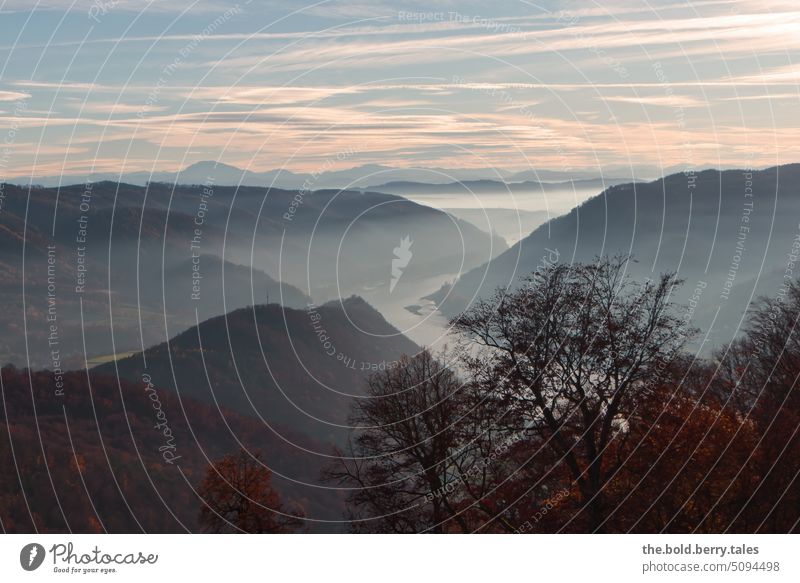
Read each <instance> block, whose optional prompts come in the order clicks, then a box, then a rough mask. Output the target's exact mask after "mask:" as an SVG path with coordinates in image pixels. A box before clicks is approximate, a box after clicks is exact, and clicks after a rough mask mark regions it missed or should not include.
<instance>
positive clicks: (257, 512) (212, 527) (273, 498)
mask: <svg viewBox="0 0 800 583" xmlns="http://www.w3.org/2000/svg"><path fill="white" fill-rule="evenodd" d="M270 477H271V473H270V471H269V470H268V469H267V468H266V466H264V464H263V462H262V461H261V455H260V454H259V453H255V454H252V453H250V452H248V451H247V450H244V449H242V450H240V451H238V452H237V453H233V454H229V455H226V456H225V457H223V458H222V459H221V460H219V461H217V462H215V463H214V464H212V465H210V466H209V468H208V470H207V471H206V475H205V477H204V478H203V481H202V483H201V484H200V487H199V488H198V494H199V495H200V497H201V498H202V499H203V508H202V509H201V511H200V519H199V520H200V528H201V529H202V530H203V531H205V532H213V533H230V532H247V533H289V532H294V531H296V530H297V529H298V528H299V527H300V526H301V525H302V522H301V521H300V520H299V519H298V518H297V517H298V516H302V515H301V514H300V513H299V512H297V511H294V512H290V511H289V510H287V509H285V508H284V506H283V503H282V502H281V499H280V496H279V495H278V493H277V492H276V491H275V490H274V489H273V488H272V485H271V483H270Z"/></svg>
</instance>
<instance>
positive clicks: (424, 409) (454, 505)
mask: <svg viewBox="0 0 800 583" xmlns="http://www.w3.org/2000/svg"><path fill="white" fill-rule="evenodd" d="M465 391H466V389H465V388H464V387H463V386H462V384H461V383H460V382H459V380H458V377H457V376H456V374H455V373H454V372H453V370H451V369H450V368H449V367H448V366H447V365H446V364H445V363H444V362H442V361H441V360H439V359H437V358H435V357H434V356H433V355H432V354H431V353H430V352H429V351H427V350H425V351H423V352H421V353H420V354H418V355H416V356H414V357H407V356H404V357H403V358H402V359H401V360H400V361H399V363H398V366H396V367H393V368H391V369H390V370H386V371H381V372H378V373H376V374H375V375H373V376H372V377H371V378H370V379H369V382H368V392H367V395H366V397H365V398H362V399H360V400H359V401H358V403H357V404H356V406H355V408H354V412H353V415H352V417H351V423H352V424H353V425H354V426H355V427H359V428H360V429H358V430H357V431H356V436H355V438H354V439H353V441H352V442H351V444H350V447H349V450H348V452H347V455H344V454H341V461H340V462H339V463H338V464H336V466H335V467H333V468H331V469H330V470H329V472H328V477H329V478H330V479H333V480H335V481H337V482H338V483H340V484H342V485H345V486H347V487H349V488H351V491H350V494H349V500H348V502H349V504H348V506H349V508H350V509H351V510H350V512H351V516H350V518H351V521H352V525H353V529H354V530H356V531H363V532H421V531H428V532H446V531H461V532H468V531H469V530H470V525H469V523H468V519H467V516H466V514H465V512H464V508H463V507H464V504H463V501H464V500H465V497H466V493H465V490H464V487H463V482H462V480H461V479H460V470H459V468H460V467H463V466H464V465H465V464H466V463H467V462H466V458H467V457H468V456H470V455H473V451H472V450H471V448H469V447H465V446H464V443H463V436H462V435H461V432H462V430H463V426H462V425H461V420H462V418H463V416H464V415H465V413H466V412H467V408H466V406H467V400H466V398H465Z"/></svg>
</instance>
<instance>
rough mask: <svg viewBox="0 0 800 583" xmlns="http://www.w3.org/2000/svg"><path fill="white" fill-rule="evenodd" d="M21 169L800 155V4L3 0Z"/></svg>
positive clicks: (699, 162)
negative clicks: (208, 163)
mask: <svg viewBox="0 0 800 583" xmlns="http://www.w3.org/2000/svg"><path fill="white" fill-rule="evenodd" d="M0 32H2V35H0V38H2V41H0V112H1V113H0V141H4V142H5V152H6V153H5V155H4V156H2V157H0V161H2V162H3V164H2V165H0V173H2V174H4V175H5V177H12V176H20V175H29V176H44V175H57V174H61V173H64V174H81V173H87V172H91V171H96V172H109V171H111V172H130V171H136V170H152V169H156V170H176V169H178V168H181V167H184V166H186V165H188V164H190V163H193V162H196V161H199V160H219V161H222V162H226V163H230V164H235V165H238V166H242V167H247V168H250V169H252V170H266V169H271V168H281V167H283V168H287V169H291V170H297V171H314V170H315V169H317V168H320V167H323V166H324V167H326V168H331V167H339V168H344V167H349V166H357V165H360V164H367V163H381V164H388V165H394V166H438V167H449V168H458V167H472V168H484V167H486V168H492V167H495V168H505V169H525V168H537V169H551V170H569V169H575V170H577V169H580V170H596V171H598V172H599V171H608V170H609V169H623V170H624V169H626V168H630V169H638V168H648V169H656V171H657V170H658V169H666V168H676V167H679V168H680V167H683V168H687V167H709V166H714V167H731V166H739V167H743V166H756V167H761V166H770V165H774V164H781V163H787V162H794V161H800V151H799V150H800V140H798V137H800V131H798V130H799V129H800V116H799V115H797V111H798V105H799V104H800V90H799V89H798V81H800V64H798V60H799V59H798V57H799V56H800V7H798V6H797V4H796V2H791V1H788V0H764V1H750V0H744V1H742V0H709V1H698V2H678V1H674V2H673V1H669V0H664V1H662V2H650V3H643V2H640V1H636V2H633V1H630V2H629V1H625V0H611V1H610V2H603V3H596V4H592V3H588V2H554V1H550V2H544V3H542V2H538V3H537V2H521V1H516V0H507V1H503V2H498V3H495V4H494V5H489V4H488V3H486V2H469V1H467V2H464V1H460V2H436V1H426V2H382V1H378V2H347V1H330V2H318V3H309V4H306V3H303V2H289V1H274V0H273V1H270V2H262V1H261V0H252V1H250V2H247V1H246V0H244V1H242V2H239V3H235V2H221V1H210V2H206V1H197V2H187V1H175V0H161V1H159V2H151V3H148V2H133V1H126V0H119V1H113V0H112V1H107V2H103V1H102V0H96V1H91V2H88V1H75V2H69V1H66V0H63V1H62V0H44V1H42V2H39V3H36V4H35V3H33V2H30V1H21V0H9V1H6V2H2V0H0Z"/></svg>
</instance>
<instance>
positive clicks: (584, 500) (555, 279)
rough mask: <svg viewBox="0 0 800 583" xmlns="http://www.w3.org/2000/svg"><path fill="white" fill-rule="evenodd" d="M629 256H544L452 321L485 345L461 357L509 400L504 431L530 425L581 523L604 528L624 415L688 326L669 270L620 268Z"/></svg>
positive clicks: (673, 353) (676, 350) (480, 381)
mask: <svg viewBox="0 0 800 583" xmlns="http://www.w3.org/2000/svg"><path fill="white" fill-rule="evenodd" d="M627 263H628V259H627V258H622V257H618V258H602V259H598V260H597V262H596V263H594V264H590V265H582V264H573V265H550V266H547V267H546V268H544V269H542V270H541V271H540V272H537V273H534V274H533V275H532V276H530V277H528V278H527V279H525V281H524V285H522V286H521V287H520V288H519V289H516V290H513V291H498V292H497V293H496V294H495V296H494V297H493V298H492V299H490V300H486V301H479V302H478V303H477V304H475V305H474V306H473V307H472V308H471V309H469V310H468V311H467V312H465V313H464V314H462V315H461V316H459V317H458V318H456V319H455V320H454V321H453V326H454V328H455V330H456V331H458V332H459V333H460V334H461V336H462V337H463V338H464V339H466V341H467V342H477V343H478V344H479V345H480V346H481V347H482V350H481V351H479V352H478V353H477V354H475V355H474V356H468V357H466V366H467V368H468V369H469V371H470V372H471V374H472V377H473V379H474V381H475V383H476V384H477V385H478V386H482V387H483V388H484V391H485V392H486V393H487V394H494V395H496V397H497V398H499V399H500V401H501V402H503V403H507V404H508V407H509V410H510V412H509V414H508V415H506V416H505V417H504V419H505V423H506V427H507V429H508V430H509V431H511V432H525V433H532V434H534V435H537V436H538V439H539V441H540V442H541V443H543V444H545V445H544V446H545V447H547V448H551V449H552V450H553V453H555V454H556V457H557V458H558V459H560V460H563V463H564V464H565V465H566V467H567V468H568V470H569V475H570V477H571V479H572V480H573V481H574V483H575V484H576V485H577V489H578V491H579V492H580V497H581V505H582V506H581V508H580V511H581V512H585V513H586V515H587V521H586V527H585V528H586V529H587V530H589V531H590V532H599V531H602V530H604V519H605V516H606V511H607V509H606V504H605V497H606V494H605V492H604V489H605V487H606V485H607V482H608V480H609V478H610V477H611V476H612V475H613V474H614V473H615V471H616V470H617V469H618V468H619V466H620V465H621V464H622V463H623V462H622V460H623V459H624V456H623V457H622V458H619V459H615V458H613V457H612V456H609V455H608V452H609V448H610V447H611V446H612V444H614V445H615V446H616V447H619V446H620V442H624V441H626V440H627V439H628V435H629V433H628V431H627V430H626V428H627V426H628V423H629V422H630V420H629V418H630V417H631V415H632V414H633V413H634V411H635V410H636V408H637V406H638V405H639V404H640V403H641V402H642V399H643V398H644V397H645V396H646V395H647V394H648V391H651V390H652V389H653V388H654V386H655V385H654V383H657V382H658V379H659V377H660V375H661V374H662V372H663V370H664V369H665V368H666V367H667V366H669V363H670V362H671V361H672V360H673V359H675V358H676V357H677V356H678V355H679V354H680V352H681V349H682V347H683V346H684V344H685V342H686V341H687V338H688V337H689V334H690V333H691V332H692V331H691V330H689V329H687V327H686V325H685V321H684V320H683V319H682V318H679V317H678V316H677V315H676V314H675V313H674V310H673V306H672V304H671V302H670V293H671V291H672V289H673V287H674V286H675V285H676V284H678V283H679V282H678V281H677V280H676V278H675V276H674V275H673V274H666V275H662V276H661V277H660V278H659V279H658V280H657V281H655V282H637V281H634V280H632V279H631V278H630V277H628V276H627V275H626V271H625V270H626V267H627Z"/></svg>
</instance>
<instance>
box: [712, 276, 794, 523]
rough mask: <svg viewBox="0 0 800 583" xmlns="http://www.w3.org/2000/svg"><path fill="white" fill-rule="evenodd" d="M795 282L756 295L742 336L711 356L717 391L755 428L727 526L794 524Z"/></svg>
mask: <svg viewBox="0 0 800 583" xmlns="http://www.w3.org/2000/svg"><path fill="white" fill-rule="evenodd" d="M798 323H800V283H798V282H797V281H791V282H788V281H787V282H786V283H785V284H784V286H783V287H782V288H781V290H780V292H779V294H778V295H777V296H776V297H774V298H771V299H767V298H761V299H760V300H759V301H758V302H756V304H755V306H754V308H753V309H752V311H751V313H750V314H749V316H748V320H747V325H746V328H745V333H744V335H743V336H742V337H741V338H739V339H737V340H736V341H734V342H733V343H731V344H730V345H729V346H727V347H725V348H724V349H721V350H719V351H718V353H717V361H718V362H719V373H718V375H717V378H716V381H717V382H716V389H717V391H718V392H719V393H720V394H722V395H723V396H724V397H726V398H728V399H730V401H731V403H734V404H735V405H736V406H737V407H738V410H739V414H740V415H741V416H742V417H744V418H746V419H748V420H750V421H751V422H752V423H754V424H755V426H756V427H757V431H758V434H759V436H760V437H759V440H758V442H757V445H756V446H754V448H752V450H751V451H750V454H751V455H750V459H749V462H748V467H747V468H744V471H748V472H750V473H752V474H754V475H756V476H758V483H757V485H755V486H754V488H753V490H752V492H751V494H750V496H749V498H748V499H747V501H746V504H745V505H744V507H743V508H742V510H741V512H740V513H739V514H738V515H737V516H736V519H735V521H733V522H732V524H730V525H729V526H728V528H730V529H731V530H735V531H741V532H796V531H797V530H798V528H800V388H798V386H797V383H798V379H799V378H800V329H798Z"/></svg>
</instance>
